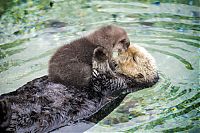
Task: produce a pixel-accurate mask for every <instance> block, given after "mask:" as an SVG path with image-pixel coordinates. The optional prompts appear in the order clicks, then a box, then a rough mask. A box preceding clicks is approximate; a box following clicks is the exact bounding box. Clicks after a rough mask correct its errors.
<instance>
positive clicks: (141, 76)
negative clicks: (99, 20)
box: [115, 45, 158, 83]
mask: <svg viewBox="0 0 200 133" xmlns="http://www.w3.org/2000/svg"><path fill="white" fill-rule="evenodd" d="M115 61H116V62H117V68H116V71H117V72H118V73H121V74H124V75H126V76H128V77H131V78H135V79H137V80H138V81H140V82H144V83H145V82H154V81H155V79H157V78H158V74H157V69H156V65H155V61H154V58H153V57H152V56H151V55H150V54H149V53H148V52H147V51H146V50H145V49H144V48H142V47H139V46H137V45H133V46H131V47H129V48H128V50H127V51H124V52H121V53H120V54H119V56H118V57H117V58H116V59H115Z"/></svg>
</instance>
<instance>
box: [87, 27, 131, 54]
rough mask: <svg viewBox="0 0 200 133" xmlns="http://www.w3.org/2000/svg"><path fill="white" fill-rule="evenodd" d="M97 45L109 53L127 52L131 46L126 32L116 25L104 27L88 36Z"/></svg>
mask: <svg viewBox="0 0 200 133" xmlns="http://www.w3.org/2000/svg"><path fill="white" fill-rule="evenodd" d="M87 38H88V40H90V41H91V42H93V43H94V44H96V45H100V46H103V47H104V48H106V49H107V50H108V51H110V52H111V53H112V51H119V52H122V51H126V50H127V49H128V47H129V45H130V41H129V38H128V36H127V33H126V31H125V30H124V29H123V28H121V27H118V26H116V25H107V26H103V27H101V28H99V29H97V30H96V31H94V32H93V33H91V34H89V35H88V36H87Z"/></svg>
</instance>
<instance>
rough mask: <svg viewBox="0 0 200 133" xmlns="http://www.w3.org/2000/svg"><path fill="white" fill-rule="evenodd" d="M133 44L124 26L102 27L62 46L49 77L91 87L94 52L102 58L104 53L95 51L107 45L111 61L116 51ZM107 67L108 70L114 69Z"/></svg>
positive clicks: (51, 61)
mask: <svg viewBox="0 0 200 133" xmlns="http://www.w3.org/2000/svg"><path fill="white" fill-rule="evenodd" d="M129 45H130V42H129V39H128V37H127V34H126V32H125V31H124V30H123V29H122V28H120V27H117V26H114V25H108V26H104V27H101V28H100V29H98V30H96V31H94V32H93V33H91V34H89V35H88V36H85V37H82V38H80V39H77V40H75V41H72V42H71V43H69V44H67V45H64V46H62V47H61V48H59V49H58V50H57V52H56V53H55V54H54V55H53V56H52V58H51V59H50V61H49V79H50V80H51V81H53V82H56V83H62V84H64V85H65V86H69V85H73V86H76V87H83V86H89V81H90V79H91V75H92V74H91V73H92V60H93V57H94V56H93V55H95V56H96V57H97V58H98V59H101V57H100V56H101V54H99V53H98V52H97V53H96V54H94V50H95V49H96V48H98V47H103V48H105V49H106V51H107V56H106V57H107V58H108V63H109V61H110V60H111V57H112V52H113V50H119V51H122V50H126V49H127V48H128V46H129ZM100 53H101V52H100ZM104 57H105V56H104ZM103 60H105V59H103ZM107 66H108V69H107V70H109V71H111V69H109V68H110V67H109V65H107ZM110 73H112V72H110Z"/></svg>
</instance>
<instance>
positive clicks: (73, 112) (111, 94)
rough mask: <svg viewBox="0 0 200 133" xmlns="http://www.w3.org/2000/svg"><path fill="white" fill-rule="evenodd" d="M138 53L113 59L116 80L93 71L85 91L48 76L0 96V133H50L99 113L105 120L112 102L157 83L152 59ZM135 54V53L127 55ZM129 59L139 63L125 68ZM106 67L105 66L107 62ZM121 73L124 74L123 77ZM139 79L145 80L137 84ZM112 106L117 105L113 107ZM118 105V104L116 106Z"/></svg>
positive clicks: (91, 118) (145, 54)
mask: <svg viewBox="0 0 200 133" xmlns="http://www.w3.org/2000/svg"><path fill="white" fill-rule="evenodd" d="M140 50H141V49H140V48H138V47H135V48H133V49H132V48H130V49H128V50H127V52H125V53H121V54H120V55H119V59H118V58H116V59H115V60H116V62H117V63H119V64H120V65H118V64H117V67H118V68H116V71H119V73H116V76H117V77H116V78H114V79H113V78H112V77H110V74H107V73H102V71H101V68H94V69H93V71H92V81H93V85H92V86H89V87H84V89H76V88H75V87H74V86H69V87H66V86H64V85H62V84H60V83H53V82H51V81H49V79H48V76H43V77H40V78H37V79H34V80H32V81H30V82H28V83H27V84H25V85H24V86H22V87H20V88H18V89H17V90H16V91H14V92H10V93H7V94H3V95H1V96H0V118H1V119H0V131H1V132H20V133H21V132H50V131H52V130H54V129H57V128H59V127H62V126H65V125H70V123H74V122H77V121H81V120H91V121H93V120H94V119H97V116H98V115H96V114H98V112H101V115H100V116H101V117H105V115H103V116H102V110H103V111H105V110H107V109H108V108H109V109H108V111H112V109H113V108H112V109H111V106H107V105H110V103H112V102H111V101H112V100H115V99H117V98H118V97H120V99H121V100H122V99H123V98H124V97H125V95H126V94H128V93H130V92H133V91H137V90H140V89H143V88H144V87H150V86H152V85H153V84H155V83H156V82H157V81H158V75H157V70H156V69H155V64H154V62H153V61H152V57H151V56H149V55H148V54H147V53H146V52H144V54H141V53H140ZM134 51H138V52H136V53H135V54H129V53H134ZM141 52H143V51H141ZM124 57H125V58H124ZM128 57H130V58H131V59H134V60H135V59H137V60H139V61H140V63H138V64H137V65H134V64H135V62H132V61H131V62H130V64H132V65H130V66H129V67H126V65H127V63H128V61H130V60H129V58H128ZM93 61H99V59H98V60H96V59H93ZM123 62H124V64H123ZM105 64H107V62H106V60H105ZM132 67H134V69H138V70H142V69H144V70H145V71H140V72H141V73H142V75H143V76H144V77H142V76H141V77H138V73H137V72H136V71H135V73H132V72H129V71H128V69H132ZM120 68H122V69H120ZM123 68H125V69H126V70H125V69H123ZM99 70H100V72H99ZM146 70H147V71H146ZM123 71H127V72H125V73H124V74H123ZM150 74H153V75H150ZM127 75H128V76H127ZM135 75H137V76H135ZM142 78H144V79H145V80H140V79H142ZM138 79H139V80H138ZM148 79H149V80H148ZM96 90H101V91H96ZM114 104H116V103H112V105H114ZM118 104H119V102H117V104H116V105H118ZM106 113H108V112H106Z"/></svg>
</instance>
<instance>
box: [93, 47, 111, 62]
mask: <svg viewBox="0 0 200 133" xmlns="http://www.w3.org/2000/svg"><path fill="white" fill-rule="evenodd" d="M93 58H94V60H95V61H98V62H104V61H106V60H108V51H107V50H106V49H105V48H104V47H102V46H98V47H97V48H95V49H94V52H93Z"/></svg>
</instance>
